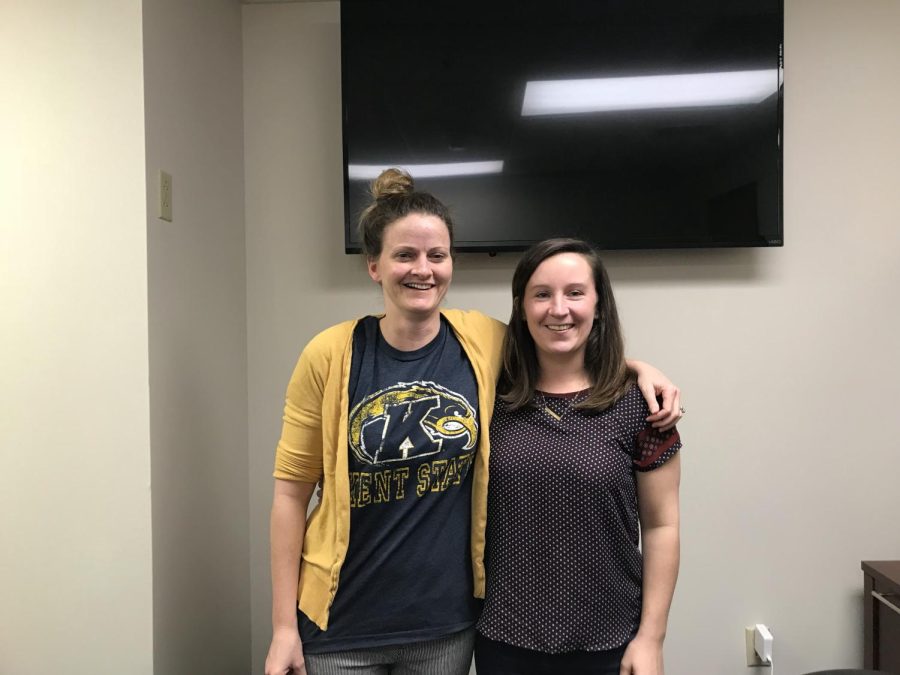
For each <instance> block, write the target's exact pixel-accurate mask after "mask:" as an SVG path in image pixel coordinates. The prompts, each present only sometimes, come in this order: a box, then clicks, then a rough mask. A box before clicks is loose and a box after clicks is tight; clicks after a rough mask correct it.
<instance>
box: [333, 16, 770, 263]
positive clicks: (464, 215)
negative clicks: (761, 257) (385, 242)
mask: <svg viewBox="0 0 900 675" xmlns="http://www.w3.org/2000/svg"><path fill="white" fill-rule="evenodd" d="M782 42H783V9H782V3H781V1H780V0H682V1H681V2H672V0H666V1H663V0H559V1H557V2H546V1H542V2H531V1H530V0H515V1H506V0H493V1H488V0H482V2H468V1H466V0H454V1H453V2H449V1H446V0H429V1H427V2H426V1H422V0H390V2H387V1H382V0H341V58H342V91H343V93H342V98H343V144H344V199H345V204H344V206H345V210H344V212H345V227H346V237H345V242H346V247H345V248H346V250H347V252H358V251H359V238H358V236H357V233H356V222H357V219H358V216H359V213H360V212H361V211H362V209H363V208H364V207H365V206H366V204H368V202H369V199H370V197H369V195H368V184H369V182H370V181H371V179H372V178H373V177H374V176H375V175H377V173H378V172H379V171H380V170H381V169H383V168H386V167H389V166H400V167H404V168H406V169H408V170H409V171H410V173H411V174H412V176H413V178H414V179H415V180H416V186H417V188H419V189H422V190H427V191H430V192H433V193H434V194H435V195H436V196H437V197H438V198H440V199H441V200H442V201H444V202H445V203H446V204H448V205H449V206H450V208H451V210H452V213H453V217H454V222H455V226H456V244H457V248H458V249H459V250H463V251H466V250H468V251H489V252H491V251H508V250H521V249H523V248H526V247H527V246H529V245H530V244H531V243H533V242H535V241H539V240H541V239H545V238H547V237H552V236H576V237H581V238H584V239H588V240H590V241H593V242H594V243H596V244H597V245H599V246H600V247H602V248H606V249H645V248H678V247H733V246H781V245H782V243H783V232H782V199H781V194H782V166H781V157H782V151H781V147H782V137H781V128H782V100H783V85H782Z"/></svg>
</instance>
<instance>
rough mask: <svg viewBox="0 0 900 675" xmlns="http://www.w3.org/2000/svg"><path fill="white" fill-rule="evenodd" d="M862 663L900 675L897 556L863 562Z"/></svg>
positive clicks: (899, 576) (899, 591)
mask: <svg viewBox="0 0 900 675" xmlns="http://www.w3.org/2000/svg"><path fill="white" fill-rule="evenodd" d="M862 571H863V579H864V582H865V583H864V588H865V628H864V630H865V666H866V668H872V669H874V670H878V671H881V672H884V673H895V674H896V675H900V560H890V561H879V562H873V561H871V562H866V561H863V562H862Z"/></svg>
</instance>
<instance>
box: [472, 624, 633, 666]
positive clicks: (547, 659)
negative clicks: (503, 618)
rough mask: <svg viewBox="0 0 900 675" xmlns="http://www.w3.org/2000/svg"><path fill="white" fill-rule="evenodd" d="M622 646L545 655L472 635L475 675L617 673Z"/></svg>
mask: <svg viewBox="0 0 900 675" xmlns="http://www.w3.org/2000/svg"><path fill="white" fill-rule="evenodd" d="M624 653H625V647H619V648H618V649H610V650H608V651H604V652H566V653H565V654H545V653H544V652H537V651H534V650H533V649H523V648H522V647H513V646H512V645H508V644H506V643H505V642H495V641H494V640H488V639H487V638H486V637H484V636H483V635H481V634H480V633H476V634H475V672H476V673H477V675H563V674H565V675H619V666H620V665H621V663H622V655H623V654H624Z"/></svg>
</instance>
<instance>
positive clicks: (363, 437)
mask: <svg viewBox="0 0 900 675" xmlns="http://www.w3.org/2000/svg"><path fill="white" fill-rule="evenodd" d="M348 435H349V440H350V449H351V450H352V451H353V454H354V455H355V456H356V458H357V459H359V461H360V462H363V463H365V464H387V463H393V462H406V461H409V460H414V459H416V458H423V457H427V456H429V455H438V454H440V453H441V452H442V451H444V450H446V451H447V452H448V453H452V454H455V453H456V452H460V451H463V450H471V449H472V448H474V447H475V443H476V441H477V439H478V422H477V420H476V419H475V411H474V409H473V408H472V406H471V405H469V402H468V401H467V400H466V399H465V398H464V397H463V396H461V395H459V394H457V393H455V392H452V391H450V390H449V389H445V388H444V387H442V386H440V385H438V384H435V383H434V382H399V383H397V384H395V385H393V386H391V387H388V388H387V389H382V390H381V391H379V392H376V393H375V394H373V395H371V396H369V397H367V398H366V399H364V400H363V401H361V402H360V403H359V404H358V405H357V406H356V407H355V408H354V409H353V410H352V411H351V413H350V423H349V429H348ZM445 444H449V446H448V447H446V448H445Z"/></svg>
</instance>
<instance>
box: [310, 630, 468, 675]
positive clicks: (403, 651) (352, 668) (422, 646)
mask: <svg viewBox="0 0 900 675" xmlns="http://www.w3.org/2000/svg"><path fill="white" fill-rule="evenodd" d="M474 640H475V629H474V628H469V629H467V630H464V631H460V632H459V633H454V634H453V635H449V636H447V637H445V638H438V639H437V640H426V641H424V642H412V643H410V644H405V645H391V646H390V647H372V648H370V649H350V650H346V651H342V652H331V653H326V654H308V655H305V656H304V659H305V660H306V672H307V674H308V675H467V673H468V672H469V666H470V665H471V664H472V645H473V642H474Z"/></svg>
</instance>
